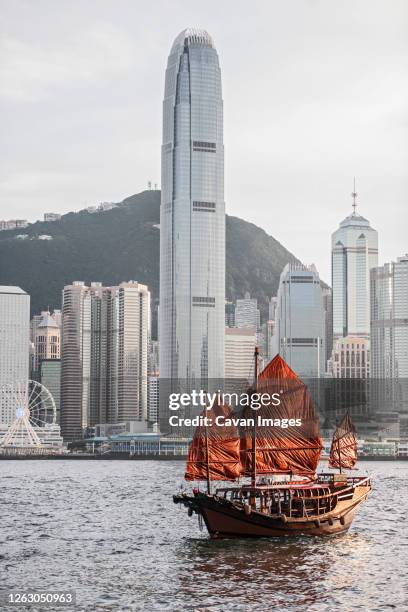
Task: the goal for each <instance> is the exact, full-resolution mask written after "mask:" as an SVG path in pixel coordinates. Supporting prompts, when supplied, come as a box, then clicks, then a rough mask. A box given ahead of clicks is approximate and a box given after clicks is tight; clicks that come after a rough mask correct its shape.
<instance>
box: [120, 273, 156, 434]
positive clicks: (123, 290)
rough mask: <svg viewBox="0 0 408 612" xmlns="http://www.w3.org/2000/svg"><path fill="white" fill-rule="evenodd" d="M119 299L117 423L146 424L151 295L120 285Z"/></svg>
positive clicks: (137, 285)
mask: <svg viewBox="0 0 408 612" xmlns="http://www.w3.org/2000/svg"><path fill="white" fill-rule="evenodd" d="M118 299H119V351H118V421H119V422H121V421H145V420H146V419H147V363H148V346H149V340H150V291H149V290H148V288H147V286H146V285H141V284H140V283H136V282H134V281H130V282H128V283H121V284H120V285H119V294H118Z"/></svg>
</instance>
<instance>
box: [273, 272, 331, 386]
mask: <svg viewBox="0 0 408 612" xmlns="http://www.w3.org/2000/svg"><path fill="white" fill-rule="evenodd" d="M274 344H275V353H279V355H281V357H283V359H284V360H285V361H286V362H287V363H288V364H289V366H290V367H291V368H292V369H293V370H294V371H295V372H296V373H297V374H298V375H299V376H301V377H302V376H303V377H310V378H311V377H320V376H324V373H325V366H326V339H325V313H324V306H323V295H322V286H321V282H320V278H319V274H318V272H317V270H316V268H315V266H313V265H312V266H304V265H302V264H287V265H286V266H285V268H284V269H283V272H282V274H281V276H280V282H279V289H278V300H277V307H276V314H275V335H274Z"/></svg>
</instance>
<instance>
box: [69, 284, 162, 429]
mask: <svg viewBox="0 0 408 612" xmlns="http://www.w3.org/2000/svg"><path fill="white" fill-rule="evenodd" d="M149 337H150V293H149V290H148V288H147V287H146V286H145V285H140V284H139V283H136V282H133V281H130V282H128V283H122V284H121V285H119V286H118V287H103V286H102V285H101V283H91V285H90V287H87V286H85V285H84V283H82V282H75V283H73V284H72V285H69V286H67V287H65V288H64V291H63V325H62V360H61V361H62V368H61V425H62V432H63V436H64V438H65V439H66V440H73V439H79V438H81V437H82V434H83V431H84V430H85V428H86V427H93V426H95V425H97V424H99V423H118V422H128V421H139V420H146V419H147V361H148V345H149Z"/></svg>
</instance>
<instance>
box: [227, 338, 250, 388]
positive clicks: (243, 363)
mask: <svg viewBox="0 0 408 612" xmlns="http://www.w3.org/2000/svg"><path fill="white" fill-rule="evenodd" d="M256 341H257V340H256V330H255V327H242V328H238V327H233V328H231V327H226V328H225V380H226V388H227V391H229V390H230V385H229V383H230V382H231V383H232V384H233V383H234V379H240V380H242V381H245V382H249V383H252V381H253V377H254V364H255V361H254V354H255V346H256Z"/></svg>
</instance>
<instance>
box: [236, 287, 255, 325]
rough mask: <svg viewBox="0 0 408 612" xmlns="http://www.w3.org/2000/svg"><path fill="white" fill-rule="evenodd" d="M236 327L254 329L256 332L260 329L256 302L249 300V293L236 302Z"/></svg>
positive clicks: (252, 299) (253, 299)
mask: <svg viewBox="0 0 408 612" xmlns="http://www.w3.org/2000/svg"><path fill="white" fill-rule="evenodd" d="M235 325H236V327H254V328H255V329H256V330H257V331H258V330H259V328H260V327H261V314H260V312H259V308H258V300H257V299H256V298H251V296H250V294H249V292H248V291H247V292H246V293H245V297H244V298H243V299H240V300H237V305H236V307H235Z"/></svg>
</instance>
